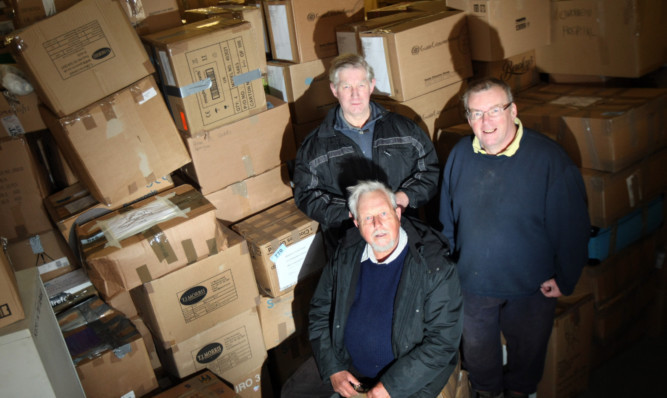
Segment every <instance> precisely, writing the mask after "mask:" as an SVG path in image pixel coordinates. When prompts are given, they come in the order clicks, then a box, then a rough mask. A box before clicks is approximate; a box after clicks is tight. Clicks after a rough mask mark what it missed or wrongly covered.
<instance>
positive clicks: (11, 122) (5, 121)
mask: <svg viewBox="0 0 667 398" xmlns="http://www.w3.org/2000/svg"><path fill="white" fill-rule="evenodd" d="M2 126H3V127H4V128H5V130H6V131H7V134H9V136H10V137H16V136H17V135H22V134H25V129H24V128H23V125H22V124H21V121H20V120H19V118H18V116H16V115H9V116H5V117H3V118H2Z"/></svg>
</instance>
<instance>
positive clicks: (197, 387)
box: [154, 369, 239, 398]
mask: <svg viewBox="0 0 667 398" xmlns="http://www.w3.org/2000/svg"><path fill="white" fill-rule="evenodd" d="M154 397H155V398H190V397H209V398H238V397H239V396H238V395H237V394H236V393H235V392H234V389H233V388H231V387H229V386H228V385H227V384H225V382H224V381H223V380H222V379H220V377H219V376H218V375H216V374H215V373H213V372H211V371H210V370H208V369H207V370H204V371H201V372H198V373H197V374H195V375H194V376H192V377H189V378H187V379H186V380H185V381H183V382H181V383H180V384H177V385H175V386H173V387H171V388H169V389H168V390H166V391H163V392H161V393H159V394H157V395H155V396H154Z"/></svg>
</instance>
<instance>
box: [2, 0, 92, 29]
mask: <svg viewBox="0 0 667 398" xmlns="http://www.w3.org/2000/svg"><path fill="white" fill-rule="evenodd" d="M78 1H79V0H53V1H49V2H43V1H41V0H10V1H9V3H10V5H11V8H12V12H13V17H12V21H13V22H14V27H15V28H16V29H20V28H24V27H26V26H30V25H32V24H34V23H35V22H37V21H41V20H42V19H45V18H48V17H50V16H52V15H54V14H56V13H58V12H61V11H64V10H66V9H67V8H69V7H71V6H72V5H74V4H76V3H77V2H78Z"/></svg>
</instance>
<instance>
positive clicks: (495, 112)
mask: <svg viewBox="0 0 667 398" xmlns="http://www.w3.org/2000/svg"><path fill="white" fill-rule="evenodd" d="M510 105H512V103H511V102H509V103H507V104H505V105H496V106H494V107H493V108H491V109H489V110H488V111H478V110H476V109H469V110H468V112H466V113H467V115H468V119H470V120H471V121H475V120H480V119H481V118H483V117H484V114H486V115H487V116H489V117H490V118H491V119H495V118H497V117H498V116H500V114H501V113H503V112H504V111H505V110H506V109H507V108H509V106H510Z"/></svg>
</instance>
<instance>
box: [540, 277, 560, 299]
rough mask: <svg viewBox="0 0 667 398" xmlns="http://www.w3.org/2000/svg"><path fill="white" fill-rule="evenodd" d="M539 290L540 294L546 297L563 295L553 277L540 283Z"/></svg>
mask: <svg viewBox="0 0 667 398" xmlns="http://www.w3.org/2000/svg"><path fill="white" fill-rule="evenodd" d="M540 290H541V291H542V294H544V296H546V297H554V298H555V297H560V296H562V295H563V293H561V292H560V288H559V287H558V284H556V280H555V279H554V278H551V279H549V280H548V281H545V282H544V283H542V286H540Z"/></svg>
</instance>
